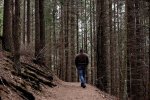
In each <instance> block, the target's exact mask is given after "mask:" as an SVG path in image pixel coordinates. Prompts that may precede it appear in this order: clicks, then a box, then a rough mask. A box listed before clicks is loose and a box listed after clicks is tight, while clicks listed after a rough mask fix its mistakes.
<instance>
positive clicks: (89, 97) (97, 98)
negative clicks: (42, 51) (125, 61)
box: [0, 52, 116, 100]
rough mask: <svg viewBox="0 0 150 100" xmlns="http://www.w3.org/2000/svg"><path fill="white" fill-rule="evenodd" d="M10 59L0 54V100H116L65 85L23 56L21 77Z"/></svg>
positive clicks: (95, 91) (8, 55)
mask: <svg viewBox="0 0 150 100" xmlns="http://www.w3.org/2000/svg"><path fill="white" fill-rule="evenodd" d="M11 59H12V58H11V55H10V54H9V53H6V52H5V53H4V52H0V100H116V98H115V97H113V96H110V95H109V94H106V93H104V92H102V91H100V90H98V89H97V88H96V87H94V86H92V85H88V84H87V87H86V88H81V87H80V83H79V82H76V83H71V82H63V81H61V80H60V79H58V78H57V77H56V76H55V75H53V74H52V73H51V72H50V71H47V67H44V66H39V65H37V64H34V63H33V62H32V60H31V58H27V57H21V67H22V70H23V72H22V73H21V74H20V75H18V74H17V73H16V72H15V71H14V70H13V61H12V60H11Z"/></svg>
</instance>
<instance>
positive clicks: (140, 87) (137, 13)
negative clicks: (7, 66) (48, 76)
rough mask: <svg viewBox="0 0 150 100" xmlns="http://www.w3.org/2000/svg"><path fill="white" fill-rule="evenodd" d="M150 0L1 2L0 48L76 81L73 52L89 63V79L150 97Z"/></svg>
mask: <svg viewBox="0 0 150 100" xmlns="http://www.w3.org/2000/svg"><path fill="white" fill-rule="evenodd" d="M149 34H150V1H149V0H0V50H3V51H8V52H11V53H12V54H13V59H14V60H13V61H14V70H15V71H16V72H17V73H22V68H21V64H20V57H21V56H27V57H30V58H33V61H34V62H35V63H38V64H41V65H43V66H47V67H48V69H47V70H51V71H52V72H53V73H54V74H56V75H57V76H58V77H59V78H60V79H61V80H63V81H66V82H78V81H79V79H78V75H77V72H76V71H77V70H76V67H75V62H74V60H75V56H76V54H77V53H78V52H79V50H80V49H81V48H82V49H84V51H85V52H86V53H87V54H88V56H89V60H90V64H89V65H88V68H87V71H86V72H87V76H86V80H87V83H88V84H92V85H94V86H96V87H97V88H99V89H100V90H102V91H105V92H107V93H109V94H111V95H114V96H116V97H117V98H119V100H128V99H130V100H149V99H150V67H149V52H150V48H149V44H150V41H149V39H150V37H149Z"/></svg>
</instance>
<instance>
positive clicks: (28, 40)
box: [27, 0, 31, 45]
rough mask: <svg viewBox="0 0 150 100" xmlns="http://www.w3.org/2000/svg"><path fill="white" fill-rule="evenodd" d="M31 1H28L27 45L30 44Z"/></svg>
mask: <svg viewBox="0 0 150 100" xmlns="http://www.w3.org/2000/svg"><path fill="white" fill-rule="evenodd" d="M30 27H31V25H30V0H27V44H28V45H29V43H30Z"/></svg>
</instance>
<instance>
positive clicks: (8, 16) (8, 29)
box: [2, 0, 12, 51]
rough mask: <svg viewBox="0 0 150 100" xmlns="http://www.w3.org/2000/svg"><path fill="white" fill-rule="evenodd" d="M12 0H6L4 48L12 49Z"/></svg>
mask: <svg viewBox="0 0 150 100" xmlns="http://www.w3.org/2000/svg"><path fill="white" fill-rule="evenodd" d="M11 1H12V0H4V17H3V41H2V42H3V43H2V44H3V49H4V50H7V51H12V12H11Z"/></svg>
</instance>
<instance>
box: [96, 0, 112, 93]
mask: <svg viewBox="0 0 150 100" xmlns="http://www.w3.org/2000/svg"><path fill="white" fill-rule="evenodd" d="M107 7H108V1H107V0H101V1H99V0H97V79H98V83H97V87H98V88H100V89H102V90H104V91H107V92H110V51H109V50H110V48H109V46H110V40H109V28H108V18H107V16H108V11H107V10H108V8H107ZM99 9H100V11H99ZM101 19H103V20H101Z"/></svg>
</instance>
